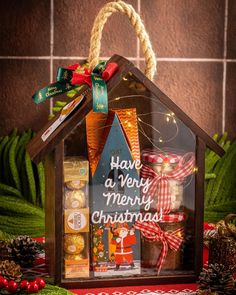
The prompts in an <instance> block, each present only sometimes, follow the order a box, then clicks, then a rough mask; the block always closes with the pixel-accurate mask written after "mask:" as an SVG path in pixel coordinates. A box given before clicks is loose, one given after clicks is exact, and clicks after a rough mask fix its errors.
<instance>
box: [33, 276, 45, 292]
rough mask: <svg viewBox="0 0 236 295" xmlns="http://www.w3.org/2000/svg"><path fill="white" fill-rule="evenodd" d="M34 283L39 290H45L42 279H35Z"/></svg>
mask: <svg viewBox="0 0 236 295" xmlns="http://www.w3.org/2000/svg"><path fill="white" fill-rule="evenodd" d="M35 283H36V284H37V285H38V287H39V290H41V289H43V288H45V285H46V283H45V281H44V279H42V278H36V279H35Z"/></svg>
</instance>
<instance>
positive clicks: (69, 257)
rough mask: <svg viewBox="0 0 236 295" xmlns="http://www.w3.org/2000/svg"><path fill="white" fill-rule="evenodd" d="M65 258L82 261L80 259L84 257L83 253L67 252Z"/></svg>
mask: <svg viewBox="0 0 236 295" xmlns="http://www.w3.org/2000/svg"><path fill="white" fill-rule="evenodd" d="M65 259H66V260H74V261H80V260H82V259H84V257H83V255H81V254H77V255H71V254H66V255H65Z"/></svg>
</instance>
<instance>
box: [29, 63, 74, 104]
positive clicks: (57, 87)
mask: <svg viewBox="0 0 236 295" xmlns="http://www.w3.org/2000/svg"><path fill="white" fill-rule="evenodd" d="M72 75H73V71H72V70H68V69H64V68H58V71H57V82H55V83H52V84H50V85H48V86H46V87H44V88H42V89H40V90H39V91H37V92H36V93H35V94H34V95H33V100H34V102H35V103H36V104H39V103H41V102H44V101H45V100H47V99H49V98H52V97H54V96H56V95H60V94H63V93H65V92H68V91H70V90H72V89H75V88H76V87H78V86H77V85H71V84H70V80H71V78H72Z"/></svg>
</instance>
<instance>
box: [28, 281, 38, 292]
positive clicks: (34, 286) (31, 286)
mask: <svg viewBox="0 0 236 295" xmlns="http://www.w3.org/2000/svg"><path fill="white" fill-rule="evenodd" d="M27 290H28V292H29V293H38V291H39V286H38V284H37V283H35V282H31V283H29V286H28V287H27Z"/></svg>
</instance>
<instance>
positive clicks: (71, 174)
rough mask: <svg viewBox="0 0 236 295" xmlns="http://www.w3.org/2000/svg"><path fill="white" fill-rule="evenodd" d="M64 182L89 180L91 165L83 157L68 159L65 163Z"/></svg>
mask: <svg viewBox="0 0 236 295" xmlns="http://www.w3.org/2000/svg"><path fill="white" fill-rule="evenodd" d="M63 167H64V181H65V182H66V183H67V182H70V181H77V180H83V181H88V180H89V163H88V161H87V160H86V159H84V158H82V157H67V158H65V159H64V162H63Z"/></svg>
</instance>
